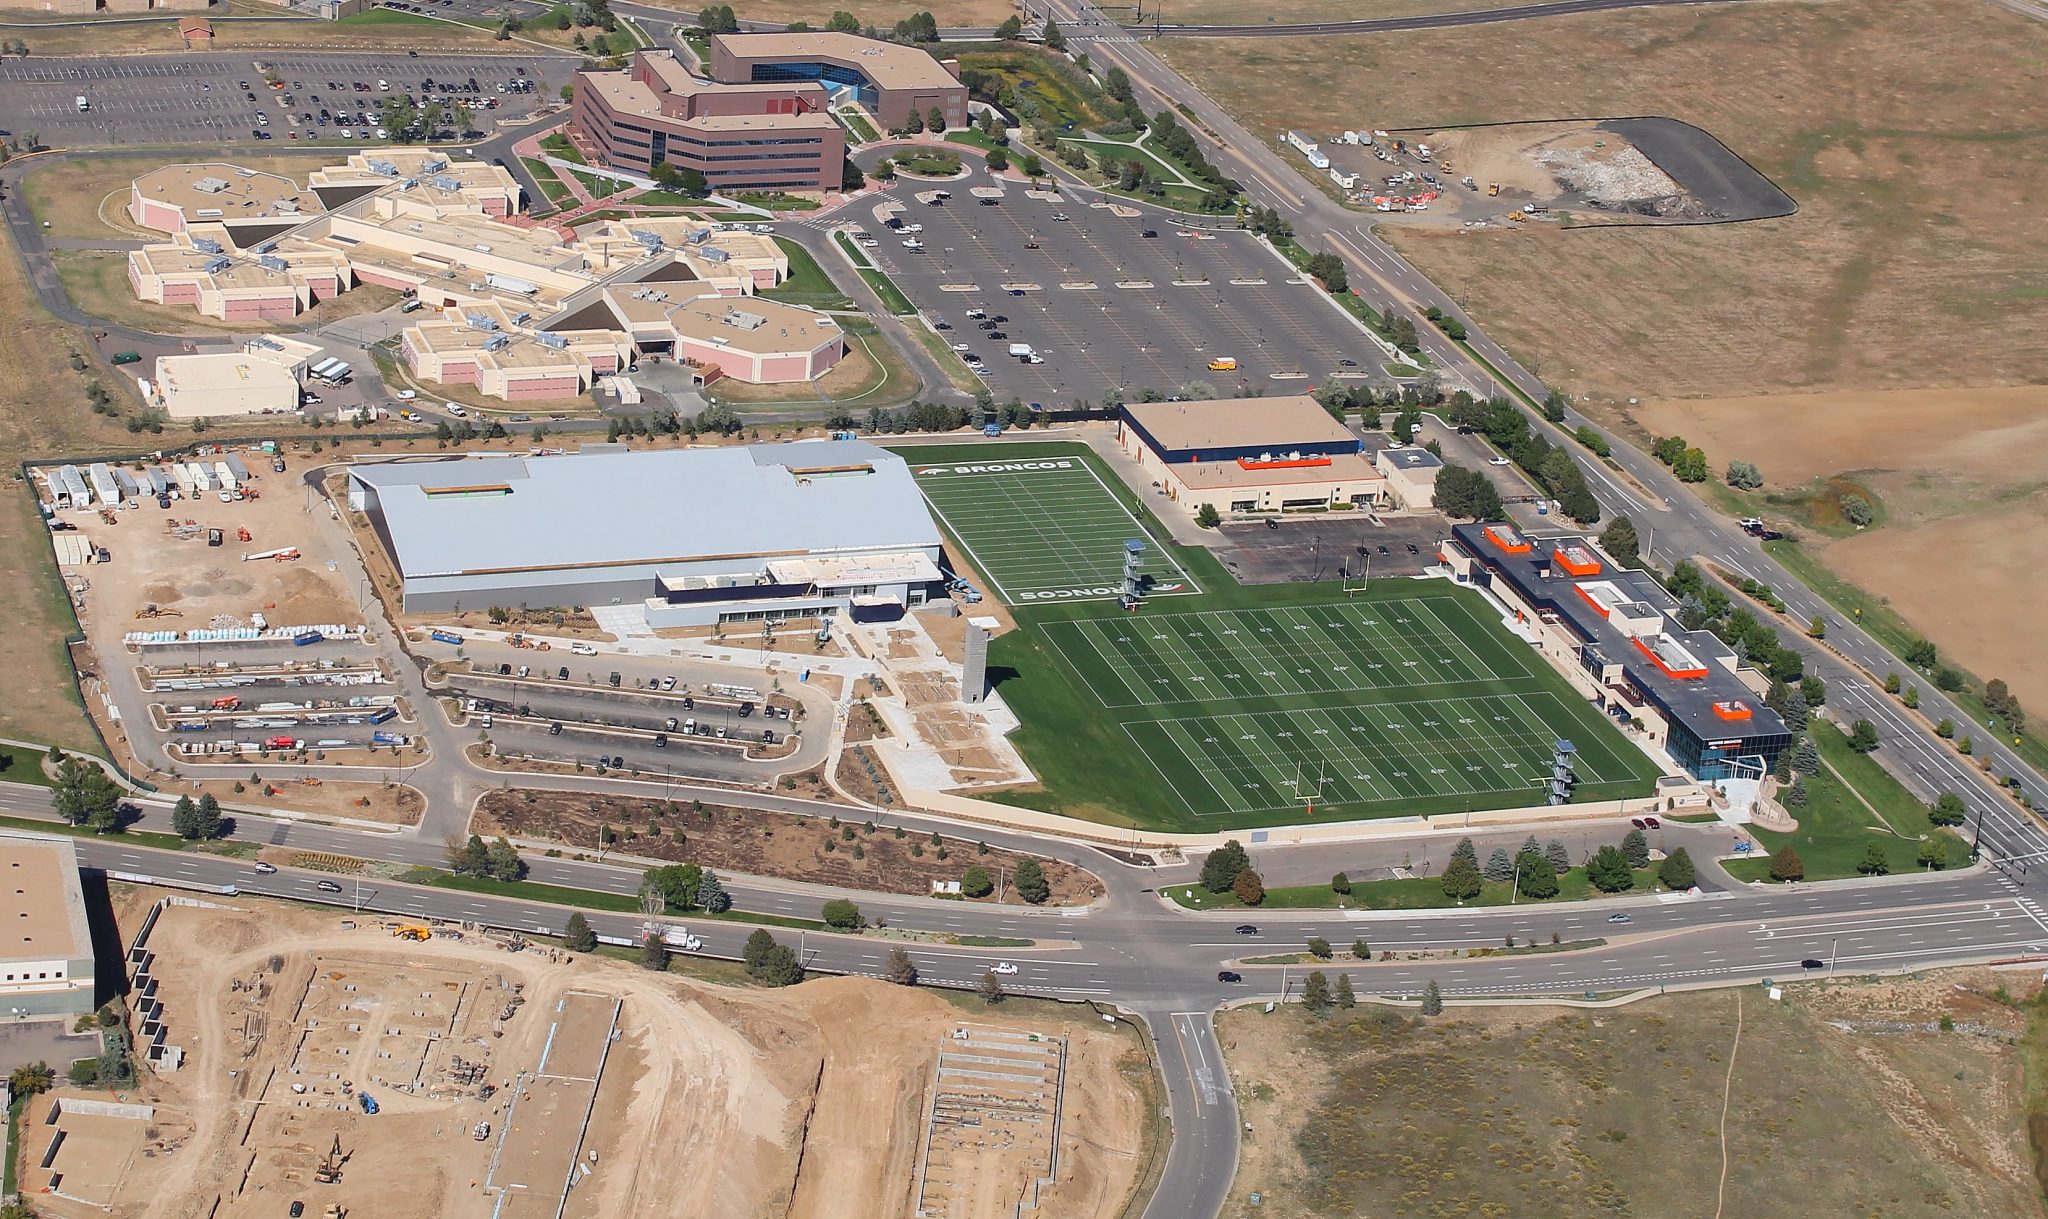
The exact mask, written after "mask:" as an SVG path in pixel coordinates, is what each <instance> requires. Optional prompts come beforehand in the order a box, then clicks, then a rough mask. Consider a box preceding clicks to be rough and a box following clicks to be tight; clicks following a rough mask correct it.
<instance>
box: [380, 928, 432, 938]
mask: <svg viewBox="0 0 2048 1219" xmlns="http://www.w3.org/2000/svg"><path fill="white" fill-rule="evenodd" d="M391 934H393V935H395V936H397V937H398V938H399V939H401V940H431V939H433V938H434V933H433V932H431V931H429V930H427V929H426V928H425V927H393V928H392V929H391Z"/></svg>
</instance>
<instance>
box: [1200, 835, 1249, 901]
mask: <svg viewBox="0 0 2048 1219" xmlns="http://www.w3.org/2000/svg"><path fill="white" fill-rule="evenodd" d="M1251 866H1252V857H1251V856H1250V855H1249V854H1247V853H1246V852H1245V849H1244V844H1243V843H1240V842H1239V841H1238V840H1237V839H1235V838H1232V839H1230V840H1229V841H1227V842H1225V843H1224V844H1223V845H1222V846H1220V847H1217V848H1216V849H1215V850H1213V851H1211V852H1209V854H1208V857H1207V858H1205V859H1203V860H1202V887H1203V888H1204V889H1207V890H1208V891H1209V892H1211V893H1227V892H1229V890H1230V887H1231V886H1232V885H1234V884H1236V883H1237V874H1238V873H1239V872H1242V871H1244V870H1245V869H1246V868H1249V867H1251Z"/></svg>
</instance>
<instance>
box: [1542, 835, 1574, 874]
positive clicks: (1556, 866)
mask: <svg viewBox="0 0 2048 1219" xmlns="http://www.w3.org/2000/svg"><path fill="white" fill-rule="evenodd" d="M1543 858H1544V859H1545V860H1547V861H1549V863H1550V866H1551V869H1552V870H1553V871H1555V872H1556V873H1557V874H1558V875H1559V876H1563V875H1564V874H1565V873H1566V872H1569V871H1571V870H1572V853H1571V852H1570V851H1567V850H1566V849H1565V846H1564V843H1562V842H1559V841H1558V840H1557V839H1555V838H1553V839H1551V840H1550V841H1549V842H1547V843H1545V844H1544V845H1543Z"/></svg>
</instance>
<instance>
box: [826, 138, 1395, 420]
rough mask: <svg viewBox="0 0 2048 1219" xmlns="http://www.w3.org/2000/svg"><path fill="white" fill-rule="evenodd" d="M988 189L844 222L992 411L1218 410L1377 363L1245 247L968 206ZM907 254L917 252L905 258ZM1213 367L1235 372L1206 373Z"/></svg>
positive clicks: (1174, 224)
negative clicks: (958, 355)
mask: <svg viewBox="0 0 2048 1219" xmlns="http://www.w3.org/2000/svg"><path fill="white" fill-rule="evenodd" d="M987 185H988V180H987V179H986V178H984V177H976V178H972V179H968V180H964V181H962V182H959V183H951V184H947V189H949V190H950V191H951V192H952V196H953V197H952V198H951V199H947V200H944V201H942V202H941V203H938V204H927V203H919V202H918V201H917V200H916V198H915V196H916V195H918V194H919V193H924V192H929V191H930V190H932V189H933V186H934V184H932V183H930V182H916V183H909V182H906V183H903V184H900V185H898V186H897V187H895V188H894V189H893V191H892V192H891V194H892V196H893V197H894V198H895V199H897V200H900V201H901V202H902V204H903V211H902V213H901V217H900V218H901V219H902V221H903V222H904V225H905V226H906V227H905V229H904V230H903V231H894V230H891V229H889V228H887V227H884V225H883V224H882V223H881V222H880V221H879V220H878V219H877V218H876V216H875V215H874V214H873V212H872V211H864V212H862V213H858V214H856V215H854V216H852V217H850V219H852V220H857V221H858V222H859V223H860V226H861V227H862V228H863V229H864V230H865V231H866V232H867V233H869V234H870V235H872V236H873V237H874V238H875V239H876V241H877V242H878V244H877V245H875V246H871V247H868V248H867V250H866V253H867V254H868V256H869V257H870V258H872V259H873V260H874V261H875V262H876V264H877V265H878V266H880V267H881V268H882V269H883V270H885V271H887V272H888V273H889V275H890V276H891V277H892V278H894V279H895V281H896V282H897V284H898V285H899V286H900V287H901V288H902V289H903V290H904V292H905V293H906V294H907V295H908V296H909V297H910V299H911V301H912V303H914V304H915V305H916V306H917V307H918V308H919V310H921V311H922V312H923V314H924V316H925V317H926V318H927V319H928V320H930V321H931V322H933V323H939V322H943V323H945V324H946V325H948V326H949V327H951V329H948V330H944V331H942V332H941V333H942V334H943V335H944V336H945V338H946V339H947V341H949V342H951V343H955V344H965V345H966V346H967V347H968V348H969V350H970V351H972V352H973V353H974V354H977V355H979V356H981V357H982V358H983V359H984V360H986V361H987V365H988V371H987V373H986V374H985V379H986V380H987V381H988V383H989V387H990V388H991V389H992V390H994V391H995V393H996V395H997V396H998V397H1008V396H1011V395H1015V396H1016V397H1018V398H1021V399H1023V400H1025V401H1027V402H1044V403H1046V404H1047V405H1052V404H1055V403H1058V404H1065V403H1068V402H1072V401H1074V400H1076V399H1080V398H1087V399H1090V400H1099V399H1100V398H1101V397H1102V395H1103V394H1105V393H1106V392H1108V391H1109V390H1111V389H1122V390H1123V391H1124V392H1125V393H1126V394H1129V395H1133V396H1135V395H1136V394H1137V393H1138V392H1140V391H1141V390H1144V389H1154V390H1158V391H1160V392H1162V393H1168V394H1172V393H1176V392H1179V391H1181V390H1183V389H1185V388H1187V387H1189V386H1190V385H1194V386H1195V387H1196V392H1197V393H1198V394H1199V393H1201V392H1202V386H1204V385H1206V386H1207V387H1208V389H1210V390H1213V391H1215V393H1216V394H1219V395H1228V394H1231V393H1235V392H1238V391H1240V390H1241V391H1244V392H1250V393H1257V392H1264V393H1297V392H1301V391H1302V390H1304V389H1306V388H1307V387H1309V386H1311V385H1316V384H1321V383H1323V382H1325V381H1327V380H1328V379H1329V378H1330V377H1332V376H1360V377H1363V376H1364V375H1365V374H1366V372H1367V371H1368V370H1372V369H1376V368H1377V366H1378V364H1379V352H1378V349H1377V348H1376V347H1374V345H1373V342H1372V340H1371V339H1369V338H1368V337H1366V335H1365V334H1363V333H1362V332H1361V331H1360V330H1359V329H1358V328H1357V327H1356V326H1355V325H1353V324H1352V323H1351V321H1350V320H1349V319H1348V318H1347V317H1345V316H1344V314H1343V313H1342V312H1341V311H1339V310H1338V309H1337V308H1336V307H1335V306H1334V304H1333V303H1332V302H1330V301H1328V300H1327V299H1323V293H1322V291H1321V290H1320V289H1319V288H1317V287H1315V286H1314V285H1313V284H1309V283H1306V282H1303V281H1302V280H1301V279H1300V278H1299V277H1298V276H1297V275H1296V274H1295V273H1294V271H1293V269H1292V268H1290V267H1289V266H1288V265H1287V264H1286V263H1284V262H1282V261H1281V260H1280V259H1278V258H1276V257H1275V256H1274V255H1272V254H1271V253H1269V252H1268V251H1267V250H1265V249H1264V248H1263V247H1262V246H1261V245H1260V244H1259V242H1258V240H1257V239H1256V238H1254V237H1253V236H1252V235H1251V234H1250V233H1246V232H1240V231H1237V230H1229V229H1223V230H1215V231H1196V230H1191V229H1187V228H1185V227H1183V224H1182V223H1181V222H1180V221H1179V220H1178V219H1177V218H1176V217H1175V216H1173V214H1171V213H1168V212H1162V211H1157V210H1154V209H1150V208H1143V207H1136V206H1130V207H1126V206H1125V204H1124V202H1123V201H1121V200H1120V201H1118V203H1117V205H1116V207H1115V208H1112V207H1110V206H1108V205H1107V204H1093V205H1091V203H1089V202H1088V201H1087V199H1085V198H1076V197H1062V198H1060V199H1059V200H1057V201H1054V200H1050V199H1042V198H1031V197H1028V196H1027V195H1026V193H1025V192H1024V191H1023V190H1022V189H1020V188H1019V187H1018V186H1017V184H1015V183H1010V184H1008V185H1007V186H1006V188H1005V189H1004V192H1003V196H1002V199H1001V201H1000V202H999V203H983V202H981V201H979V200H977V199H975V198H974V197H973V195H972V194H971V193H970V192H971V189H972V188H973V187H975V186H987ZM1118 212H1124V213H1127V214H1121V215H1120V214H1116V213H1118ZM1059 217H1065V219H1059ZM910 225H922V226H923V228H922V230H921V231H916V232H911V231H909V228H908V226H910ZM1148 231H1149V232H1151V233H1152V234H1154V235H1153V236H1151V237H1147V236H1145V233H1147V232H1148ZM909 239H915V240H916V241H918V242H919V243H920V245H921V247H922V248H921V249H920V248H911V247H906V246H905V245H904V244H903V243H904V241H905V240H909ZM971 308H981V309H984V310H985V311H986V312H987V313H988V314H990V315H991V317H990V318H989V319H987V320H994V317H995V315H1002V319H1003V320H1001V321H999V322H998V323H997V324H996V325H995V326H994V327H992V328H985V327H981V326H980V325H979V324H978V322H979V320H978V319H971V318H969V317H967V316H966V315H967V311H968V310H969V309H971ZM994 333H1000V334H1002V335H1003V336H1004V337H1003V338H1000V339H998V338H995V337H993V334H994ZM1011 343H1028V344H1030V345H1031V346H1032V347H1033V349H1034V350H1036V352H1037V353H1038V354H1039V355H1040V356H1041V357H1042V358H1043V360H1044V362H1043V363H1040V364H1029V363H1024V362H1021V361H1019V360H1016V359H1014V358H1011V357H1010V356H1008V355H1007V354H1006V353H1007V352H1008V350H1009V345H1010V344H1011ZM1219 360H1234V361H1235V362H1236V367H1235V368H1234V369H1212V368H1211V367H1210V365H1211V363H1212V362H1216V361H1219ZM1347 360H1348V361H1351V363H1350V364H1346V363H1345V361H1347Z"/></svg>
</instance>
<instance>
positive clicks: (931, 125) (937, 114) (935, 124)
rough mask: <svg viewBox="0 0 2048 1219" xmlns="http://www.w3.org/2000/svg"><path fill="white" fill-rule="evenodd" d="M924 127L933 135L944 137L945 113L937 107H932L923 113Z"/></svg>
mask: <svg viewBox="0 0 2048 1219" xmlns="http://www.w3.org/2000/svg"><path fill="white" fill-rule="evenodd" d="M924 125H925V128H926V130H928V131H930V132H931V133H932V134H933V135H944V134H945V133H946V112H945V111H943V110H941V109H939V108H938V107H937V106H933V107H932V108H931V109H930V110H927V111H925V114H924Z"/></svg>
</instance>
